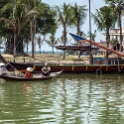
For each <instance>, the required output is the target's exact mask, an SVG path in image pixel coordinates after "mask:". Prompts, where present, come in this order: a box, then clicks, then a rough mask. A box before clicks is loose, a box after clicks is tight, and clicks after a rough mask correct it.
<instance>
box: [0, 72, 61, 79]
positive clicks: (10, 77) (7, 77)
mask: <svg viewBox="0 0 124 124" xmlns="http://www.w3.org/2000/svg"><path fill="white" fill-rule="evenodd" d="M61 73H62V70H61V71H58V72H51V73H50V76H43V75H42V74H34V75H33V77H32V78H25V77H24V76H21V75H7V74H6V75H0V78H2V79H4V80H6V81H37V80H49V79H52V78H53V77H56V76H57V75H59V74H61Z"/></svg>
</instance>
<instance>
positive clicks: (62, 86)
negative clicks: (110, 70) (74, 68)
mask: <svg viewBox="0 0 124 124" xmlns="http://www.w3.org/2000/svg"><path fill="white" fill-rule="evenodd" d="M123 123H124V75H102V76H97V75H86V74H85V75H83V74H82V75H81V74H80V75H71V74H70V75H65V74H62V75H60V76H59V77H57V78H55V79H52V80H49V81H43V82H42V81H39V82H24V83H21V82H5V81H4V80H2V79H0V124H123Z"/></svg>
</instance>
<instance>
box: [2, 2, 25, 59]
mask: <svg viewBox="0 0 124 124" xmlns="http://www.w3.org/2000/svg"><path fill="white" fill-rule="evenodd" d="M21 2H22V1H21V0H18V1H12V3H11V4H10V3H7V4H6V5H5V6H3V8H2V9H1V13H3V14H4V13H5V11H7V10H11V13H10V15H9V17H8V18H6V17H0V21H1V23H2V24H3V25H4V26H5V27H6V28H8V29H11V30H13V34H14V50H13V55H14V58H15V57H16V49H17V44H18V39H19V34H20V30H21V21H23V19H24V18H23V17H24V10H25V7H24V4H23V3H21ZM10 7H12V9H10ZM5 8H6V9H7V10H6V9H5Z"/></svg>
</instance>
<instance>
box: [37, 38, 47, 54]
mask: <svg viewBox="0 0 124 124" xmlns="http://www.w3.org/2000/svg"><path fill="white" fill-rule="evenodd" d="M45 39H46V37H45V36H44V37H43V38H42V39H41V36H37V37H36V41H37V44H38V47H39V53H40V54H41V46H42V45H43V43H44V41H45Z"/></svg>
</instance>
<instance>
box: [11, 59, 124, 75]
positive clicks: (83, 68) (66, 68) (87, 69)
mask: <svg viewBox="0 0 124 124" xmlns="http://www.w3.org/2000/svg"><path fill="white" fill-rule="evenodd" d="M103 61H105V60H103ZM113 63H114V61H113ZM11 64H12V65H13V66H14V67H15V68H16V69H17V70H22V69H26V68H27V67H29V66H31V67H33V63H32V65H31V63H30V64H29V65H28V64H24V63H12V62H11ZM43 66H44V64H43V63H35V71H34V72H33V73H39V72H40V71H41V68H42V67H43ZM50 67H51V71H52V72H57V71H59V70H62V69H63V73H96V74H99V73H100V74H102V73H118V72H119V73H123V72H124V64H119V65H118V64H93V65H90V64H79V63H78V64H75V63H72V64H62V63H58V64H50Z"/></svg>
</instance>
